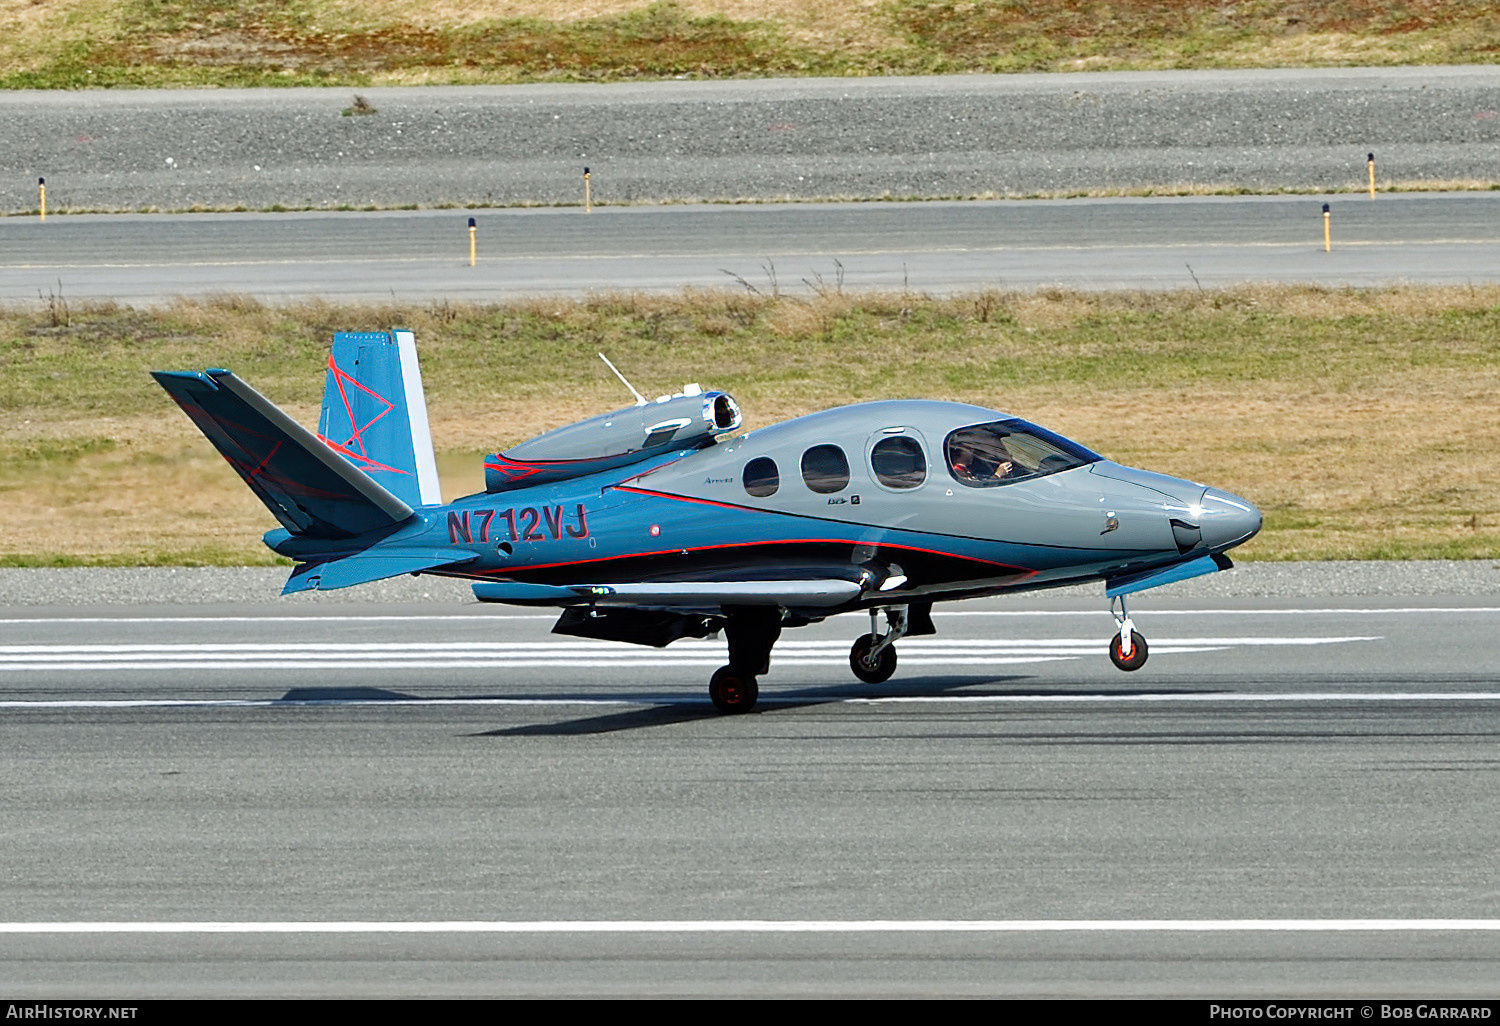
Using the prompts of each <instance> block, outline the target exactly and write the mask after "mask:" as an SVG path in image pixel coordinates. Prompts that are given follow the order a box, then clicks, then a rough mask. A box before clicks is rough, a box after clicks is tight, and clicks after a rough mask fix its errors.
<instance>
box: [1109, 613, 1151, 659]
mask: <svg viewBox="0 0 1500 1026" xmlns="http://www.w3.org/2000/svg"><path fill="white" fill-rule="evenodd" d="M1117 606H1118V609H1117V608H1116V607H1117ZM1109 612H1110V615H1111V616H1113V617H1114V618H1115V623H1117V624H1119V626H1120V633H1118V634H1116V635H1115V636H1114V638H1113V639H1112V640H1111V641H1110V643H1109V658H1110V660H1111V661H1112V662H1113V663H1114V664H1115V665H1116V666H1118V667H1119V668H1120V669H1122V670H1127V671H1128V670H1139V669H1140V668H1141V667H1142V666H1145V665H1146V656H1147V655H1149V651H1148V650H1147V647H1146V639H1145V638H1143V637H1141V635H1140V633H1139V632H1138V631H1137V630H1136V629H1135V623H1134V622H1133V621H1132V620H1131V619H1130V607H1129V606H1127V605H1126V604H1125V596H1124V595H1117V596H1115V597H1114V598H1112V599H1110V600H1109Z"/></svg>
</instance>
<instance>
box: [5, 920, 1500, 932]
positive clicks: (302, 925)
mask: <svg viewBox="0 0 1500 1026" xmlns="http://www.w3.org/2000/svg"><path fill="white" fill-rule="evenodd" d="M1496 930H1500V919H624V920H598V919H596V920H568V919H563V920H531V921H525V920H522V921H505V920H488V921H487V920H438V921H433V922H408V921H389V920H387V921H380V920H374V921H352V922H181V923H178V922H138V923H132V922H56V923H0V934H30V935H35V934H170V933H228V934H267V933H281V934H329V933H346V934H370V933H408V934H409V933H499V934H535V933H1344V932H1357V931H1364V932H1378V933H1435V932H1458V931H1463V932H1474V931H1486V932H1488V931H1496Z"/></svg>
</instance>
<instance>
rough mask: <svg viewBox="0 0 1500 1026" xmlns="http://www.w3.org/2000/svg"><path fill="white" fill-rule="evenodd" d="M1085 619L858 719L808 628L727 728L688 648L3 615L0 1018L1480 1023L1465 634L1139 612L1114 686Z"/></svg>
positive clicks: (949, 649)
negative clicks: (317, 998)
mask: <svg viewBox="0 0 1500 1026" xmlns="http://www.w3.org/2000/svg"><path fill="white" fill-rule="evenodd" d="M1103 605H1104V603H1103V602H1102V600H1099V599H1093V598H1079V597H1072V596H1067V597H1059V596H1046V595H1043V596H1033V597H1030V598H1029V599H1021V598H1013V599H1006V600H993V601H983V602H969V603H962V604H959V605H957V606H952V607H948V609H947V610H942V609H940V611H939V612H940V613H945V614H946V615H939V616H938V617H937V625H938V630H939V634H938V636H937V637H936V638H930V639H907V640H905V641H903V642H902V643H901V645H900V646H899V647H900V652H901V664H900V668H899V669H898V671H897V675H896V677H895V678H893V679H892V680H891V681H889V682H887V683H886V684H883V685H879V686H868V685H863V684H859V683H857V682H854V681H853V679H852V677H851V676H850V674H849V671H848V667H847V663H846V658H847V656H846V653H847V646H848V643H849V642H850V640H851V639H852V638H853V637H854V636H856V635H857V634H858V633H861V632H862V631H863V629H864V628H865V623H864V620H863V618H861V617H843V618H835V619H833V620H831V621H828V622H826V623H824V624H821V625H817V626H814V627H811V628H808V629H805V630H799V631H794V632H789V633H788V634H787V635H786V637H785V638H784V640H783V643H782V644H781V645H780V646H779V647H778V649H777V651H776V654H775V656H774V658H773V666H772V672H771V674H770V675H769V676H767V677H766V678H764V679H763V682H762V705H761V708H760V711H758V712H757V713H755V714H753V715H750V716H743V717H731V718H724V717H719V716H716V715H714V714H713V713H712V710H711V707H710V706H709V704H708V701H707V698H706V695H705V694H704V691H705V681H706V679H707V677H708V675H709V673H710V672H711V670H712V668H713V667H714V666H717V665H719V663H720V662H721V661H722V659H723V652H722V645H721V644H716V643H714V642H701V643H691V644H682V643H679V644H678V645H674V646H672V647H670V648H668V649H666V650H661V651H658V650H654V649H638V648H633V647H629V646H610V645H604V644H595V643H589V642H584V641H580V640H577V639H568V638H562V637H557V636H553V635H550V634H549V633H547V629H548V627H549V626H550V617H549V616H547V615H546V614H545V613H543V614H530V613H527V612H525V611H498V612H497V611H495V610H493V609H490V608H480V607H476V606H473V605H452V604H444V605H436V606H431V607H426V606H412V605H388V606H360V605H349V604H341V605H338V606H330V607H327V608H326V609H318V608H313V607H307V606H300V607H295V608H292V607H288V606H275V605H257V606H245V607H228V606H199V607H138V608H134V609H126V608H121V607H97V608H88V607H71V608H66V609H63V608H55V609H48V608H29V609H19V608H12V609H10V610H8V611H7V612H6V613H5V615H4V616H3V617H0V620H3V622H0V752H3V755H0V781H3V783H0V787H3V788H4V796H5V801H4V808H5V809H6V816H5V827H4V830H5V835H6V849H7V859H6V874H5V876H4V877H3V878H0V879H3V883H0V896H3V897H0V905H3V907H4V908H5V909H6V910H7V912H6V914H5V915H4V917H3V918H4V922H3V923H0V979H3V980H5V981H7V982H8V983H10V984H11V986H8V987H6V990H7V992H8V993H9V994H13V995H16V996H26V995H28V994H34V995H41V994H46V995H52V996H57V995H83V994H109V995H112V996H119V997H131V996H151V995H195V994H265V993H277V994H288V995H301V994H309V995H310V994H357V995H367V996H375V995H385V994H391V995H398V994H399V995H410V994H434V995H466V994H505V995H552V994H684V995H717V994H743V995H762V994H767V995H769V994H785V995H797V994H845V993H847V994H862V995H865V994H868V995H880V994H890V995H968V994H1007V995H1089V996H1105V995H1118V994H1126V995H1178V996H1200V997H1207V996H1216V997H1227V996H1234V995H1261V996H1288V995H1294V994H1295V995H1304V996H1312V995H1343V996H1355V997H1358V996H1373V995H1379V996H1384V997H1398V996H1434V995H1440V996H1448V997H1459V996H1466V997H1485V996H1488V997H1493V996H1495V991H1496V984H1495V980H1496V979H1500V971H1497V970H1500V929H1497V928H1500V867H1497V864H1496V862H1495V859H1494V852H1495V851H1496V850H1497V849H1500V836H1497V835H1500V826H1497V824H1500V816H1497V812H1500V794H1497V790H1496V788H1495V786H1494V785H1495V773H1496V771H1497V769H1500V758H1497V757H1496V754H1495V751H1496V750H1495V744H1496V740H1497V736H1500V681H1497V675H1496V674H1495V672H1494V669H1493V668H1494V667H1495V666H1496V665H1500V631H1497V629H1496V628H1497V620H1500V603H1495V602H1493V601H1490V600H1487V599H1486V598H1483V597H1472V596H1471V597H1460V596H1441V595H1438V596H1425V597H1420V598H1413V597H1405V598H1402V597H1378V598H1372V597H1367V598H1359V597H1349V598H1344V599H1340V600H1337V601H1321V602H1320V601H1309V600H1307V599H1243V598H1242V599H1223V598H1220V599H1190V600H1185V599H1182V598H1171V599H1158V600H1156V601H1154V602H1146V601H1143V602H1141V603H1139V604H1138V607H1137V609H1136V610H1135V614H1136V620H1137V623H1138V625H1139V627H1140V628H1141V629H1142V630H1143V631H1144V633H1145V634H1146V636H1147V637H1148V638H1149V639H1150V642H1151V645H1152V655H1151V660H1150V662H1149V663H1148V664H1147V666H1146V667H1145V668H1144V669H1143V670H1141V671H1140V672H1139V673H1136V674H1132V675H1125V674H1121V673H1119V672H1118V671H1116V670H1114V669H1113V668H1112V667H1111V666H1110V665H1109V663H1108V661H1107V659H1106V658H1105V656H1104V653H1103V648H1104V642H1105V641H1106V640H1107V637H1108V635H1109V634H1110V633H1111V631H1112V623H1111V621H1110V620H1109V618H1108V616H1107V614H1106V613H1105V612H1104V611H1103ZM119 924H127V925H124V926H122V925H119ZM143 924H173V925H170V926H146V925H143ZM208 924H218V925H217V926H212V927H211V926H209V925H208ZM23 930H24V931H27V932H17V931H23ZM167 930H177V931H181V930H187V931H189V932H163V931H167ZM39 931H40V932H39Z"/></svg>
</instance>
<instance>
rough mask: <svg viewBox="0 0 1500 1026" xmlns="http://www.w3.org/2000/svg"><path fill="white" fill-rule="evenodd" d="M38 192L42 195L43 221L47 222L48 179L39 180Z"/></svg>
mask: <svg viewBox="0 0 1500 1026" xmlns="http://www.w3.org/2000/svg"><path fill="white" fill-rule="evenodd" d="M36 190H37V192H39V193H41V203H42V220H43V221H45V220H47V179H45V178H38V179H37V180H36Z"/></svg>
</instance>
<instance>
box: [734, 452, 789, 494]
mask: <svg viewBox="0 0 1500 1026" xmlns="http://www.w3.org/2000/svg"><path fill="white" fill-rule="evenodd" d="M742 476H743V479H744V482H745V491H747V492H749V493H750V494H751V495H753V496H755V497H756V498H757V499H764V498H765V497H766V496H767V495H775V494H776V489H777V488H780V487H781V472H780V471H778V470H777V469H776V461H775V460H773V459H771V457H769V456H757V457H755V459H753V460H751V461H750V462H749V463H746V464H745V472H744V474H743V475H742Z"/></svg>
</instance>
